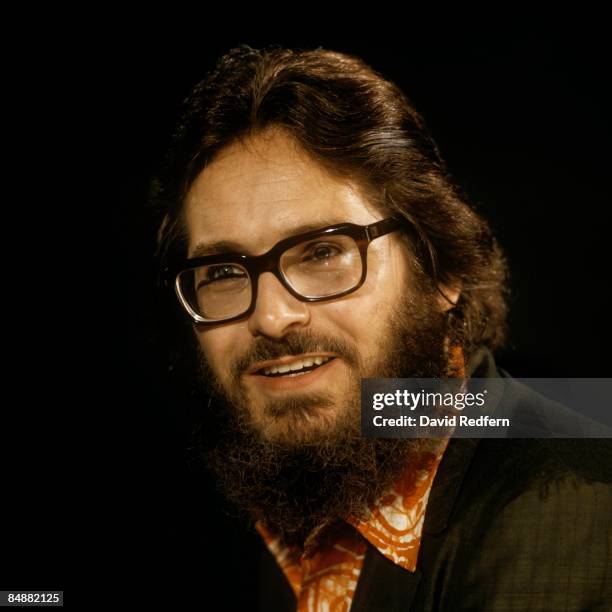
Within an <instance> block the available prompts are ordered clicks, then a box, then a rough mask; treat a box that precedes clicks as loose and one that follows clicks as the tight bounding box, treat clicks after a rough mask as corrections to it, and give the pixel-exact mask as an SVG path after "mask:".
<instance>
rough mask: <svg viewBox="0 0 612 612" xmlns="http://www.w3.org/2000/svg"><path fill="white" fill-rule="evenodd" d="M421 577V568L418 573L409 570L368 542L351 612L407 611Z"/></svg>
mask: <svg viewBox="0 0 612 612" xmlns="http://www.w3.org/2000/svg"><path fill="white" fill-rule="evenodd" d="M420 579H421V572H420V571H419V569H418V568H417V570H416V571H415V572H409V571H408V570H405V569H404V568H402V567H400V566H399V565H396V564H395V563H393V561H390V560H389V559H387V557H385V556H384V555H383V554H382V553H380V552H379V551H378V550H377V549H376V548H375V547H374V546H372V545H371V544H370V543H369V542H368V549H367V551H366V556H365V559H364V562H363V567H362V569H361V574H360V576H359V582H358V583H357V590H356V591H355V596H354V598H353V603H352V605H351V612H372V611H373V610H385V612H387V611H388V612H396V611H397V612H399V611H400V610H402V611H404V612H405V611H406V610H408V609H409V608H410V605H411V604H412V600H413V599H414V595H415V593H416V590H417V587H418V585H419V581H420Z"/></svg>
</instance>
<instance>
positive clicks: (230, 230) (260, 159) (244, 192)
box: [185, 131, 381, 255]
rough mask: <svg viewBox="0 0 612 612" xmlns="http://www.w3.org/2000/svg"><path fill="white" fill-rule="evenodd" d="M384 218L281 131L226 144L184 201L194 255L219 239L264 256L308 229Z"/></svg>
mask: <svg viewBox="0 0 612 612" xmlns="http://www.w3.org/2000/svg"><path fill="white" fill-rule="evenodd" d="M380 217H381V216H380V214H378V213H377V211H376V210H375V208H374V206H373V205H372V204H371V203H370V202H368V201H367V200H366V198H365V197H364V196H362V194H361V193H360V189H359V187H358V185H357V184H356V183H355V182H353V181H349V180H343V179H340V178H337V177H334V176H332V175H331V174H330V173H329V172H327V171H326V170H325V169H324V168H323V167H322V166H321V165H320V164H318V163H316V162H315V161H314V160H313V159H312V158H310V157H309V156H308V154H307V153H306V152H305V151H303V150H302V149H301V148H300V147H299V145H298V144H297V143H296V142H295V141H294V140H293V139H292V138H291V137H289V136H287V135H285V134H284V133H282V132H278V131H269V132H267V133H264V134H260V135H258V136H256V137H253V138H251V139H249V140H247V141H244V142H235V143H233V144H231V145H229V146H227V147H226V148H225V149H223V150H222V151H221V152H220V153H219V154H218V155H217V156H216V157H215V158H214V160H213V161H212V162H211V163H210V164H209V165H208V166H207V167H206V168H205V169H204V170H203V171H202V172H201V173H200V174H199V175H198V177H197V178H196V180H195V181H194V183H193V185H192V186H191V189H190V190H189V192H188V194H187V197H186V199H185V218H186V224H187V232H188V236H189V254H190V255H191V254H192V253H193V251H194V250H195V249H196V247H198V251H202V250H205V248H206V245H207V244H211V243H213V242H226V243H231V244H235V245H236V246H237V247H238V246H239V247H240V250H241V251H243V252H245V253H252V254H257V253H260V252H264V251H265V250H267V249H268V248H270V247H271V246H272V245H273V244H274V243H276V242H278V240H281V239H282V238H285V237H287V236H290V235H292V234H295V233H296V230H299V229H301V228H304V227H306V226H309V227H317V226H319V227H323V226H325V225H331V224H334V223H342V222H347V221H348V222H352V223H358V224H360V225H366V224H368V223H372V222H373V221H376V220H378V219H380Z"/></svg>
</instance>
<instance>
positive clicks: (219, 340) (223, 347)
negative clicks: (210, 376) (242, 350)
mask: <svg viewBox="0 0 612 612" xmlns="http://www.w3.org/2000/svg"><path fill="white" fill-rule="evenodd" d="M196 336H197V339H198V343H199V344H200V348H201V349H202V353H203V354H204V357H205V358H206V360H207V361H208V363H209V365H210V367H211V368H212V369H213V371H214V372H215V373H216V374H217V375H218V376H220V377H221V378H223V377H224V376H225V375H226V372H225V368H224V367H223V366H224V364H225V365H227V364H229V363H230V362H231V359H232V347H235V346H240V342H239V340H238V339H236V338H235V337H234V336H235V333H232V331H231V330H229V329H223V328H218V329H209V330H204V331H197V332H196Z"/></svg>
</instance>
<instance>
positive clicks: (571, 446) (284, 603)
mask: <svg viewBox="0 0 612 612" xmlns="http://www.w3.org/2000/svg"><path fill="white" fill-rule="evenodd" d="M470 363H471V364H472V365H471V367H470V369H469V371H470V372H471V375H472V376H473V377H480V378H485V377H503V378H505V379H506V381H505V383H507V389H508V391H509V393H508V394H507V396H508V397H510V398H511V400H510V402H509V403H508V402H506V404H505V405H504V407H503V410H504V411H507V413H508V414H514V413H517V412H520V411H521V410H523V409H524V407H525V406H535V407H536V409H535V410H536V413H537V415H538V420H539V422H540V426H541V432H542V437H541V438H537V439H534V438H532V439H481V440H478V439H452V440H451V441H450V443H449V445H448V448H447V450H446V452H445V454H444V458H443V460H442V462H441V464H440V467H439V469H438V473H437V475H436V478H435V481H434V484H433V487H432V490H431V494H430V498H429V502H428V506H427V511H426V515H425V522H424V526H423V535H422V540H421V547H420V551H419V559H418V564H417V569H416V572H414V573H411V572H409V571H407V570H405V569H403V568H401V567H399V566H397V565H395V564H394V563H393V562H391V561H390V560H388V559H387V558H386V557H384V556H383V555H382V554H381V553H380V552H378V550H377V549H376V548H375V547H373V546H371V545H370V544H368V549H367V553H366V557H365V560H364V565H363V567H362V570H361V574H360V577H359V581H358V584H357V590H356V592H355V597H354V600H353V604H352V607H351V612H366V611H367V612H375V611H378V610H381V611H383V610H384V611H393V610H398V611H399V610H403V611H406V610H449V611H450V610H485V611H487V612H495V611H502V610H503V611H507V610H516V611H521V612H523V611H526V610H612V563H611V558H612V529H611V522H612V474H611V471H612V470H611V465H612V445H611V440H609V439H555V438H546V435H547V433H546V432H547V431H548V432H549V435H550V431H554V430H555V429H557V428H558V423H559V419H558V418H557V414H558V404H555V403H554V402H549V401H548V400H546V399H545V398H543V396H541V395H539V394H536V393H535V392H533V391H531V390H530V389H529V388H528V387H526V386H524V385H522V384H521V383H519V382H518V381H516V380H514V379H513V378H512V377H510V376H509V374H508V373H507V372H505V371H504V370H501V369H497V368H496V366H495V363H494V360H493V356H492V355H491V353H490V352H489V351H488V350H487V349H481V350H479V351H478V353H477V354H476V355H474V357H473V358H472V359H471V360H470ZM496 416H497V415H496ZM549 424H552V425H550V426H549ZM259 584H260V601H259V604H260V609H261V610H265V611H266V612H275V611H280V610H294V609H295V605H296V602H295V597H294V595H293V592H292V590H291V588H290V586H289V583H288V582H287V580H286V578H285V576H284V574H283V573H282V570H281V569H280V568H279V567H278V565H277V563H276V561H275V560H274V558H273V557H272V556H271V554H270V553H269V552H268V551H267V550H266V549H265V547H262V561H261V567H260V583H259Z"/></svg>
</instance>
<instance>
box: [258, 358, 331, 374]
mask: <svg viewBox="0 0 612 612" xmlns="http://www.w3.org/2000/svg"><path fill="white" fill-rule="evenodd" d="M332 359H335V358H334V357H329V356H321V357H304V358H301V359H296V360H294V361H291V362H288V363H283V364H281V365H274V366H269V367H265V368H261V369H259V370H257V372H255V374H258V375H260V376H267V377H269V378H278V377H281V376H284V377H289V378H291V377H295V376H303V375H304V374H307V373H308V372H312V371H313V370H316V369H317V368H319V367H321V366H322V365H324V364H326V363H328V362H329V361H331V360H332Z"/></svg>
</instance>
